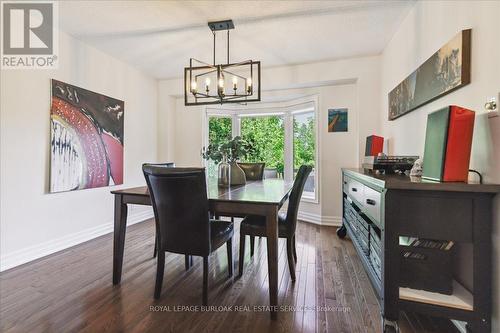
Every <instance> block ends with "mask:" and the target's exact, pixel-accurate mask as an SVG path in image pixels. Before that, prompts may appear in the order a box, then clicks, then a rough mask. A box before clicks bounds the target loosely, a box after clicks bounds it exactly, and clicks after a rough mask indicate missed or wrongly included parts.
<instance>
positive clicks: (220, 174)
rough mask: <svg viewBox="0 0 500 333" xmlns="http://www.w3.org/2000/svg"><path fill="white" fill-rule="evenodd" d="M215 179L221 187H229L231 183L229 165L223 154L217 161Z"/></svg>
mask: <svg viewBox="0 0 500 333" xmlns="http://www.w3.org/2000/svg"><path fill="white" fill-rule="evenodd" d="M217 179H218V180H217V183H218V185H219V186H221V187H229V185H230V184H231V165H230V164H229V163H227V158H226V156H224V157H223V158H222V161H221V162H220V163H219V167H218V171H217Z"/></svg>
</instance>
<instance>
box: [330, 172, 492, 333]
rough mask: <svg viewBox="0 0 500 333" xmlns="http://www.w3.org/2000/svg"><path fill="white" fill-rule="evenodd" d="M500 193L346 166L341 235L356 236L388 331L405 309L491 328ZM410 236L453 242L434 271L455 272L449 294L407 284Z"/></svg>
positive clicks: (476, 329) (449, 274)
mask: <svg viewBox="0 0 500 333" xmlns="http://www.w3.org/2000/svg"><path fill="white" fill-rule="evenodd" d="M499 191H500V186H499V185H493V184H488V185H486V184H465V183H435V182H425V181H422V180H421V179H420V178H416V179H413V180H412V179H410V177H408V176H405V175H379V174H374V173H370V172H367V171H364V170H362V169H359V170H358V169H342V198H343V214H342V215H343V216H342V220H343V225H342V227H341V228H340V229H339V230H338V231H337V234H338V236H339V237H341V238H343V237H345V236H346V235H348V236H349V238H350V239H351V240H352V243H353V245H354V248H355V249H356V251H357V253H358V255H359V258H360V260H361V262H362V264H363V267H364V269H365V271H366V273H367V275H368V277H369V280H370V282H371V285H372V287H373V289H374V290H375V294H376V295H377V298H378V300H379V303H380V307H381V316H382V325H383V330H384V332H391V331H396V332H397V331H399V327H398V324H397V321H398V316H399V312H400V311H414V312H420V313H424V314H429V315H432V316H442V317H446V318H450V319H456V320H460V321H465V322H467V328H468V329H469V330H470V331H472V332H490V331H491V303H492V299H491V298H492V296H491V295H492V290H491V274H492V269H491V266H492V255H491V250H492V243H491V230H492V218H493V217H492V200H493V198H494V196H495V195H496V194H497V193H498V192H499ZM407 239H413V240H433V241H447V242H449V243H450V244H453V248H454V250H453V252H452V254H450V256H451V258H450V260H449V262H447V265H444V264H443V267H446V270H447V271H446V272H444V273H446V274H443V271H442V267H440V268H441V273H440V272H439V271H436V277H435V278H436V281H437V280H439V279H440V278H441V280H443V276H442V275H444V278H446V277H448V278H450V277H451V278H450V286H451V287H450V288H451V293H447V294H444V293H438V292H431V291H429V290H421V289H418V288H414V289H412V288H409V287H408V286H407V285H404V284H403V283H402V282H403V280H402V278H403V276H405V274H404V273H405V271H403V270H404V269H412V268H413V267H412V266H411V265H412V263H411V261H410V266H408V262H407V261H406V262H405V264H404V265H402V263H403V260H404V259H405V258H404V256H403V251H402V248H403V247H404V245H403V244H404V240H407ZM405 267H406V268H405ZM406 275H407V274H406ZM417 282H426V281H417ZM431 282H432V281H431Z"/></svg>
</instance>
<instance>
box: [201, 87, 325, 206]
mask: <svg viewBox="0 0 500 333" xmlns="http://www.w3.org/2000/svg"><path fill="white" fill-rule="evenodd" d="M308 103H311V104H312V107H311V106H309V107H308V108H307V107H306V108H303V109H300V108H299V109H297V106H300V105H303V104H308ZM311 111H314V128H315V140H316V142H315V143H316V144H315V152H314V156H315V161H314V163H315V164H314V171H315V177H314V196H312V195H309V194H306V193H304V194H303V195H302V201H303V202H309V203H314V204H319V202H320V182H319V179H320V172H321V168H320V164H319V162H320V160H319V152H320V140H319V96H318V95H317V94H314V95H309V96H305V97H300V98H296V99H292V100H288V101H285V102H268V103H265V102H263V103H259V104H258V105H252V106H239V105H234V106H233V105H231V106H226V105H221V106H220V107H218V106H214V105H209V106H204V107H203V133H202V134H203V135H202V138H203V139H202V140H203V142H202V145H203V147H206V146H208V120H209V119H210V118H211V117H220V118H231V124H232V136H233V137H235V136H238V135H240V128H241V127H240V126H241V125H240V120H241V119H242V118H245V117H265V116H281V117H283V124H284V131H285V156H284V162H285V179H286V180H290V181H291V180H293V136H294V133H293V116H294V115H296V114H301V113H309V112H311ZM289 141H291V142H289ZM287 147H288V148H287ZM290 148H291V149H292V151H291V152H290V151H289V150H290ZM203 165H204V166H207V163H206V161H205V160H203ZM290 168H292V170H291V171H290ZM287 169H288V170H287Z"/></svg>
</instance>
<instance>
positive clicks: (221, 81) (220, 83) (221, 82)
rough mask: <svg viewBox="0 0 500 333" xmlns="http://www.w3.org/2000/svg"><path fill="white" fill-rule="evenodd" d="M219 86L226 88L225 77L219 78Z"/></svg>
mask: <svg viewBox="0 0 500 333" xmlns="http://www.w3.org/2000/svg"><path fill="white" fill-rule="evenodd" d="M219 88H224V79H223V78H220V79H219Z"/></svg>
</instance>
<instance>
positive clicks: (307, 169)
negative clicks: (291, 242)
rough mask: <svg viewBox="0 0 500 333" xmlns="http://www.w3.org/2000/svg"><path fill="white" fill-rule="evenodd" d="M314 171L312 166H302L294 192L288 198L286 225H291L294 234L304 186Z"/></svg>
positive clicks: (296, 178) (294, 184) (294, 185)
mask: <svg viewBox="0 0 500 333" xmlns="http://www.w3.org/2000/svg"><path fill="white" fill-rule="evenodd" d="M311 171H312V166H310V165H302V166H301V167H300V168H299V171H298V172H297V175H296V176H295V181H294V182H293V187H292V191H291V192H290V196H289V197H288V211H287V213H286V223H287V224H288V225H290V227H291V231H292V233H295V229H296V228H297V214H298V211H299V205H300V199H301V197H302V192H304V185H305V184H306V180H307V177H309V174H310V173H311Z"/></svg>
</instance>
